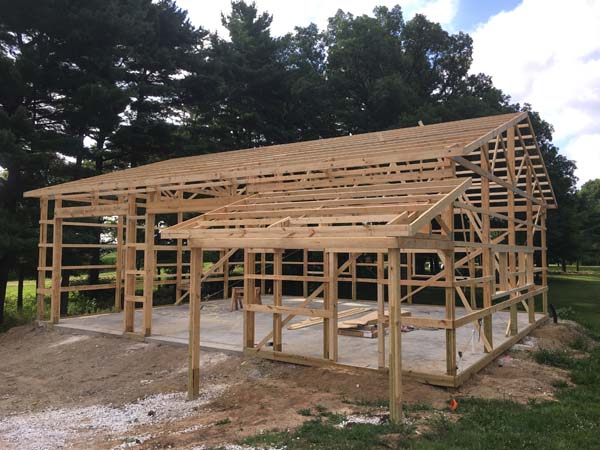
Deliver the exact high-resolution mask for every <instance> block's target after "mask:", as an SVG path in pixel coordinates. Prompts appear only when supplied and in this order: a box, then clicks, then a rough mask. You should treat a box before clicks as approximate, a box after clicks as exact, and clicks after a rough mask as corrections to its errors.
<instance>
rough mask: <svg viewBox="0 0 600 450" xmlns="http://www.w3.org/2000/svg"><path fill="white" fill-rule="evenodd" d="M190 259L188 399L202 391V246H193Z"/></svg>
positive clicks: (195, 396)
mask: <svg viewBox="0 0 600 450" xmlns="http://www.w3.org/2000/svg"><path fill="white" fill-rule="evenodd" d="M190 258H191V261H190V264H191V265H190V313H189V317H190V320H189V343H188V352H189V355H188V399H189V400H193V399H195V398H198V395H199V393H200V310H201V302H202V282H201V281H200V276H201V271H202V265H203V264H204V258H203V251H202V249H201V248H192V251H191V256H190Z"/></svg>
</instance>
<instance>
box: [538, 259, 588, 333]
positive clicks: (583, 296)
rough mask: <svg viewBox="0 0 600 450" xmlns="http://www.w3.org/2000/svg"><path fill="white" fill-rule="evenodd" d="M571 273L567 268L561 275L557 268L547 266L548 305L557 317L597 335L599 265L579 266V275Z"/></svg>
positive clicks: (571, 268)
mask: <svg viewBox="0 0 600 450" xmlns="http://www.w3.org/2000/svg"><path fill="white" fill-rule="evenodd" d="M574 270H575V268H574V267H571V266H569V267H568V268H567V273H566V274H562V273H559V271H560V268H559V267H556V266H552V267H550V273H551V275H550V276H549V277H548V284H549V286H550V291H549V294H548V302H549V303H551V304H552V305H554V307H555V308H556V310H557V313H558V316H559V318H561V317H562V318H564V319H569V320H575V321H577V322H579V323H581V324H582V325H584V326H585V327H587V328H588V329H590V331H591V332H592V333H593V334H595V335H596V336H600V266H586V267H581V268H580V273H575V272H574ZM553 272H554V273H553Z"/></svg>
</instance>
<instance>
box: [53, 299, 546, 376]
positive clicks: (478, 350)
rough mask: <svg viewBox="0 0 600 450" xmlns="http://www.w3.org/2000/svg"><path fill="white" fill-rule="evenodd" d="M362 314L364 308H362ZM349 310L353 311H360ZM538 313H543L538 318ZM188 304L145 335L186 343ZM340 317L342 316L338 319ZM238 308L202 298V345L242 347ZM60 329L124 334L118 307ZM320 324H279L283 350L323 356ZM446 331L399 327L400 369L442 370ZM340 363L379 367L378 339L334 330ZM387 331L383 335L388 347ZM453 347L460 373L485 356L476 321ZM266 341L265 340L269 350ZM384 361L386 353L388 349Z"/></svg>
mask: <svg viewBox="0 0 600 450" xmlns="http://www.w3.org/2000/svg"><path fill="white" fill-rule="evenodd" d="M303 301H304V299H303V298H301V297H289V296H286V297H284V299H283V303H284V305H286V306H298V305H299V304H300V303H301V302H303ZM262 302H263V304H272V297H271V296H268V295H263V297H262ZM320 303H322V300H320V299H316V300H314V301H313V304H312V307H317V308H321V307H322V305H321V304H320ZM361 306H362V307H369V308H372V309H376V303H375V302H373V301H355V302H353V301H348V300H340V302H339V311H343V310H347V309H349V308H355V307H361ZM402 309H405V310H409V311H410V312H411V314H412V315H413V316H414V317H427V318H444V316H445V310H444V307H442V306H430V305H416V304H413V305H408V304H403V305H402ZM363 314H365V313H363ZM464 314H466V310H465V309H464V308H458V307H457V308H456V316H457V318H458V317H460V316H462V315H464ZM359 316H360V315H357V316H352V317H359ZM509 317H510V315H509V312H508V311H501V312H497V313H496V314H494V320H493V339H494V347H497V346H499V345H501V344H502V343H503V342H505V341H506V340H507V339H508V338H507V337H506V336H505V331H506V327H507V325H508V321H509ZM518 317H519V330H522V329H523V328H525V327H526V326H527V325H528V318H527V314H525V313H520V314H519V315H518ZM540 318H542V315H541V314H537V315H536V319H540ZM305 319H306V317H296V318H294V319H293V320H292V321H291V322H290V323H289V324H288V325H290V324H292V323H296V322H299V321H301V320H305ZM188 320H189V319H188V305H187V304H185V305H178V306H163V307H156V308H154V310H153V319H152V336H151V337H149V338H146V340H147V341H149V342H157V343H163V344H170V345H184V346H187V343H188ZM342 320H344V319H342ZM141 321H142V311H141V310H137V311H136V329H139V328H140V324H141ZM242 324H243V314H242V311H233V312H230V311H229V300H211V301H207V302H203V306H202V313H201V346H202V347H204V348H212V349H216V350H226V351H234V352H240V351H241V350H242V333H243V326H242ZM272 324H273V321H272V315H271V314H263V313H256V341H257V342H258V341H260V340H261V339H262V338H263V337H264V336H265V335H267V334H268V333H269V332H270V331H271V330H272V326H273V325H272ZM56 328H58V329H64V330H69V331H78V332H84V333H94V334H95V333H99V334H109V335H117V336H118V335H122V330H123V315H122V313H108V314H99V315H93V316H82V317H71V318H65V319H61V320H60V322H59V324H58V325H56ZM322 332H323V326H322V324H319V325H313V326H310V327H305V328H301V329H298V330H288V329H287V327H284V330H283V351H284V352H286V353H291V354H297V355H302V356H310V357H321V356H322V349H323V341H322ZM445 336H446V335H445V331H444V330H439V329H429V328H417V329H416V330H414V331H410V332H405V333H402V366H403V367H402V368H403V370H412V371H421V372H428V373H439V374H444V373H445V370H446V361H445V358H446V346H445V339H446V337H445ZM338 338H339V341H338V342H339V344H338V345H339V360H338V362H339V363H342V364H347V365H351V366H357V367H368V368H377V339H376V338H375V339H371V338H362V337H350V336H338ZM387 344H388V336H386V352H387ZM456 346H457V351H458V352H460V354H461V355H462V357H460V358H459V359H458V370H459V373H460V372H461V371H462V370H465V369H467V368H468V367H469V366H471V365H472V364H474V363H476V362H477V361H479V360H480V359H481V358H483V357H484V356H485V353H484V347H483V341H482V340H480V339H479V334H478V331H477V330H476V328H475V326H474V325H467V326H464V327H461V328H459V329H457V333H456ZM269 348H270V347H267V346H265V347H264V349H266V350H268V349H269ZM386 361H387V354H386Z"/></svg>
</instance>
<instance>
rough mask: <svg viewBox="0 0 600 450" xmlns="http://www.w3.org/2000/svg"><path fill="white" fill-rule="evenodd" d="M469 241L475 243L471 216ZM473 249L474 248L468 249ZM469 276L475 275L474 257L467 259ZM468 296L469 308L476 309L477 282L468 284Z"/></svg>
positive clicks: (473, 276) (474, 276)
mask: <svg viewBox="0 0 600 450" xmlns="http://www.w3.org/2000/svg"><path fill="white" fill-rule="evenodd" d="M469 241H470V242H472V243H475V225H474V224H473V221H472V219H471V218H469ZM469 250H470V251H473V250H474V249H469ZM468 267H469V278H471V279H473V278H476V277H477V270H476V268H475V258H471V259H469V262H468ZM469 297H470V301H471V308H473V309H477V284H475V283H472V284H471V285H469Z"/></svg>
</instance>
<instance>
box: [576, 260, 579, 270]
mask: <svg viewBox="0 0 600 450" xmlns="http://www.w3.org/2000/svg"><path fill="white" fill-rule="evenodd" d="M575 264H576V268H575V272H579V258H577V261H576V263H575Z"/></svg>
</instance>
